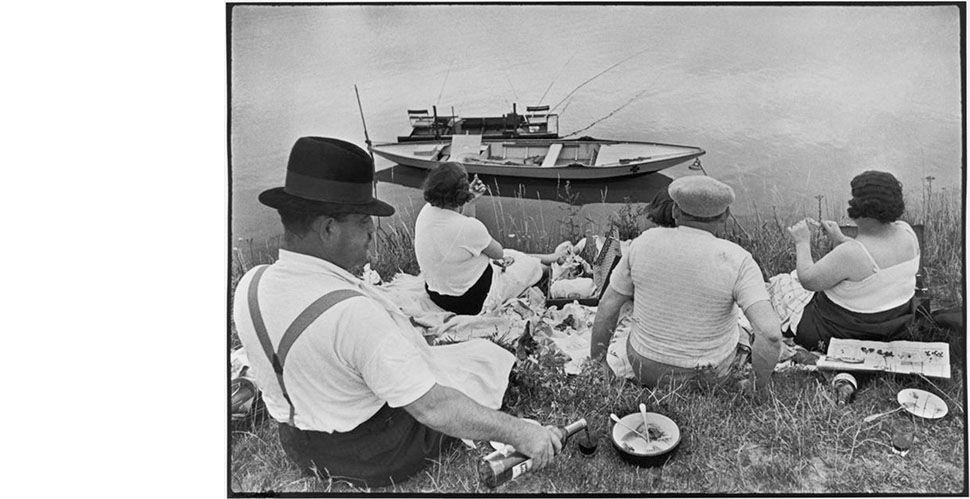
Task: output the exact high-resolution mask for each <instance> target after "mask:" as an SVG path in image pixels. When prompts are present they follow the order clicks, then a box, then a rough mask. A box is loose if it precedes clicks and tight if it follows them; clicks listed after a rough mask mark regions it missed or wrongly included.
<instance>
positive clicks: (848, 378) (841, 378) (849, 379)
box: [832, 373, 859, 390]
mask: <svg viewBox="0 0 970 499" xmlns="http://www.w3.org/2000/svg"><path fill="white" fill-rule="evenodd" d="M840 383H849V384H851V385H852V389H853V390H855V389H857V388H859V383H858V382H856V380H855V376H853V375H851V374H849V373H839V374H837V375H836V376H835V377H834V378H832V386H838V385H839V384H840Z"/></svg>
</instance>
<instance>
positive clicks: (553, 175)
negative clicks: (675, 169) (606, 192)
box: [370, 140, 705, 180]
mask: <svg viewBox="0 0 970 499" xmlns="http://www.w3.org/2000/svg"><path fill="white" fill-rule="evenodd" d="M448 144H449V143H448V142H446V141H425V142H411V143H406V144H402V143H387V144H375V145H373V146H371V148H370V149H371V151H372V152H373V153H374V154H376V155H377V156H380V157H382V158H385V159H387V160H390V161H392V162H394V163H397V164H399V165H403V166H409V167H412V168H420V169H423V170H431V169H432V168H434V167H435V166H437V165H439V164H441V163H444V162H448V161H453V160H452V159H451V158H450V157H449V156H448V155H446V154H445V155H442V154H441V152H442V151H443V152H448V151H447V146H448ZM496 144H501V145H504V146H514V147H518V148H521V147H531V148H534V149H535V150H541V148H543V147H545V148H549V147H550V146H552V145H554V144H559V145H558V146H557V147H559V148H569V147H571V146H573V147H575V146H577V145H581V146H583V147H597V148H598V149H597V151H603V153H604V155H605V153H606V151H608V150H609V149H608V148H610V147H614V148H615V147H623V148H625V149H624V150H623V152H624V153H626V154H629V155H631V158H630V159H624V158H620V157H618V158H617V160H616V161H608V162H606V163H604V164H597V165H594V164H587V165H581V164H578V163H570V162H569V160H568V159H562V160H560V161H559V163H561V164H558V165H556V166H540V165H538V164H532V165H529V164H495V163H496V162H494V161H489V160H484V161H483V160H480V159H477V158H459V159H457V160H454V162H457V163H461V164H462V165H463V166H464V167H465V169H466V170H467V171H468V173H469V174H479V175H492V176H502V177H519V178H536V179H562V180H597V179H611V178H620V177H627V176H635V175H643V174H647V173H652V172H657V171H660V170H663V169H666V168H670V167H672V166H676V165H678V164H681V163H684V162H686V161H690V160H692V159H695V158H697V157H700V156H702V155H703V154H705V151H704V150H703V149H700V148H697V147H691V146H677V145H671V144H657V143H648V142H616V141H604V140H600V141H574V140H514V141H488V140H486V141H483V147H485V146H490V145H496ZM436 149H437V150H438V151H439V152H438V153H437V155H436V154H434V153H432V154H430V155H428V156H427V157H424V156H422V154H419V153H418V151H428V150H431V151H434V150H436ZM650 152H654V154H652V155H651V154H650ZM659 152H662V153H663V154H659ZM483 154H484V153H483ZM644 154H646V156H644ZM614 155H616V154H614ZM632 155H636V156H632Z"/></svg>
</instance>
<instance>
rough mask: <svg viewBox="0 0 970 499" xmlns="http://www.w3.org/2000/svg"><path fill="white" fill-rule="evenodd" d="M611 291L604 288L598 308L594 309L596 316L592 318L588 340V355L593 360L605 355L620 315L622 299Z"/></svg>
mask: <svg viewBox="0 0 970 499" xmlns="http://www.w3.org/2000/svg"><path fill="white" fill-rule="evenodd" d="M613 293H614V292H613V290H612V289H607V290H606V294H605V295H604V296H603V298H604V299H603V300H601V301H600V305H599V308H598V309H597V310H596V317H595V318H594V319H593V330H592V333H591V334H590V340H589V357H590V358H591V359H593V360H599V359H601V358H603V357H605V356H606V352H607V350H609V347H610V340H611V339H612V338H613V331H614V330H615V329H616V322H617V319H618V318H619V316H620V307H621V306H622V305H623V301H621V300H620V299H619V296H620V295H619V294H616V295H615V296H614V294H613Z"/></svg>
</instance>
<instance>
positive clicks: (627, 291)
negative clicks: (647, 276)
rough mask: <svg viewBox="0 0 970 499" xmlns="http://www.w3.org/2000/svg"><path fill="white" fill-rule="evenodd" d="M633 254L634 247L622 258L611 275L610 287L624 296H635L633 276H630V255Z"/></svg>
mask: <svg viewBox="0 0 970 499" xmlns="http://www.w3.org/2000/svg"><path fill="white" fill-rule="evenodd" d="M632 253H633V246H630V250H629V251H627V252H626V254H625V255H623V256H621V257H620V261H619V262H617V264H616V267H614V268H613V272H612V273H611V274H610V287H611V288H613V291H616V292H617V293H620V294H621V295H624V296H633V276H632V275H631V274H630V269H631V266H630V255H631V254H632Z"/></svg>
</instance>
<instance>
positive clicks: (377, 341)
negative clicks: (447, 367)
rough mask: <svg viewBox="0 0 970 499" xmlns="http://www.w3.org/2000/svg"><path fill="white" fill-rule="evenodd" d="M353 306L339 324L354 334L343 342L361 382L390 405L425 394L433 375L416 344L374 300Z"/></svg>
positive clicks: (432, 384) (393, 405)
mask: <svg viewBox="0 0 970 499" xmlns="http://www.w3.org/2000/svg"><path fill="white" fill-rule="evenodd" d="M354 305H355V306H354V308H353V309H352V310H348V311H347V312H348V313H347V314H345V316H344V317H343V318H342V320H341V322H342V323H343V324H341V326H342V327H346V328H347V329H345V331H347V332H348V334H349V335H350V336H352V337H353V338H352V339H350V338H348V339H350V341H347V342H346V344H347V347H348V350H349V357H348V358H349V359H350V360H351V362H352V363H353V364H354V365H355V367H356V369H357V371H358V372H359V373H360V376H361V378H362V379H363V381H364V384H366V385H367V387H368V388H369V389H370V390H371V391H372V392H374V395H376V396H377V397H378V398H380V399H381V400H384V401H385V402H387V404H388V405H390V406H391V407H401V406H405V405H408V404H410V403H412V402H414V401H415V400H417V399H418V398H420V397H421V396H422V395H424V394H425V393H427V392H428V390H430V389H431V387H432V386H434V384H435V378H434V375H433V374H432V373H431V369H430V367H429V366H428V365H427V363H426V362H425V361H424V359H423V358H422V356H421V353H420V352H418V351H417V347H415V345H413V344H411V343H410V342H409V341H408V340H407V339H405V337H404V335H402V334H401V333H400V331H398V330H397V328H398V325H397V324H395V323H394V321H393V320H392V319H391V317H390V316H389V315H388V314H387V312H386V311H385V310H384V309H383V308H381V307H379V306H378V305H377V304H376V303H374V302H373V301H371V300H370V299H366V300H360V301H359V303H356V304H354Z"/></svg>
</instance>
